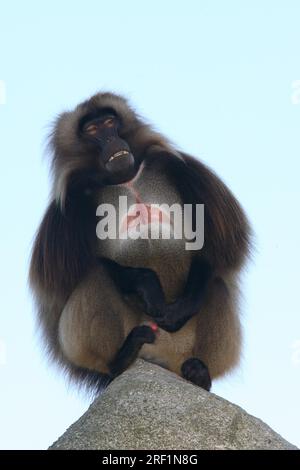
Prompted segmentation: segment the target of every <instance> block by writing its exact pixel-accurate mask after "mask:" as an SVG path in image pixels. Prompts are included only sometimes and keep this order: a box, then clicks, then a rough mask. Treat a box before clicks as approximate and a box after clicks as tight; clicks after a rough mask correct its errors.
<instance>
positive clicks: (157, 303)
mask: <svg viewBox="0 0 300 470" xmlns="http://www.w3.org/2000/svg"><path fill="white" fill-rule="evenodd" d="M51 145H52V151H53V159H52V174H53V190H52V194H51V200H50V204H49V206H48V208H47V210H46V213H45V215H44V218H43V220H42V222H41V225H40V227H39V230H38V233H37V235H36V239H35V243H34V247H33V253H32V260H31V268H30V282H31V286H32V289H33V291H34V294H35V298H36V303H37V309H38V318H39V323H40V326H41V329H42V332H43V335H44V339H45V344H46V346H47V349H48V352H49V353H50V355H51V357H52V358H53V359H55V361H58V362H59V363H60V364H61V365H62V367H64V368H65V369H66V370H67V371H68V372H69V373H70V374H71V376H72V377H73V378H75V379H76V378H77V379H79V381H83V382H85V384H87V385H90V386H92V387H98V386H99V384H100V385H101V383H103V382H104V379H106V380H108V381H109V380H111V379H113V378H114V377H115V376H116V375H118V374H120V373H121V372H122V371H123V370H125V369H126V368H127V367H128V366H129V365H130V364H131V363H132V362H133V361H134V360H135V359H136V357H142V358H144V359H146V360H148V361H152V362H154V363H157V364H159V365H161V366H163V367H166V368H168V369H170V370H172V371H174V372H175V373H177V374H180V375H182V376H183V377H185V378H186V379H188V380H190V381H191V382H193V383H195V384H197V385H199V386H201V387H203V388H205V389H207V390H209V389H210V386H211V379H212V378H215V377H218V376H221V375H222V374H224V373H225V372H227V371H229V370H230V369H231V368H232V367H233V366H235V365H236V364H237V362H238V359H239V355H240V343H241V333H240V323H239V318H238V275H239V272H240V270H241V268H242V266H243V265H244V263H245V261H246V258H247V256H248V253H249V246H250V243H249V239H250V235H249V233H250V230H249V225H248V222H247V219H246V217H245V214H244V212H243V210H242V209H241V207H240V205H239V203H238V202H237V200H236V199H235V197H234V196H233V195H232V193H231V192H230V190H229V189H228V188H227V187H226V186H225V184H224V183H222V181H221V180H220V179H219V178H218V177H217V176H216V175H215V174H214V173H213V172H212V171H211V170H210V169H208V168H207V167H206V166H205V165H204V164H203V163H201V162H200V161H198V160H197V159H195V158H193V157H191V156H189V155H187V154H185V153H183V152H181V151H179V150H177V149H176V148H175V147H174V146H173V145H171V144H170V143H169V142H168V140H167V139H166V138H165V137H163V136H162V135H161V134H159V133H158V132H156V131H154V130H152V129H151V127H150V126H149V125H148V124H147V123H145V122H144V120H142V119H141V118H140V117H139V116H138V115H137V114H136V113H135V112H134V111H133V110H132V108H131V107H130V106H129V105H128V103H127V101H126V100H125V99H124V98H123V97H121V96H117V95H115V94H112V93H99V94H97V95H95V96H93V97H92V98H90V99H89V100H87V101H85V102H84V103H82V104H80V105H79V106H77V107H76V108H75V110H74V111H72V112H65V113H63V114H61V115H60V117H59V118H58V120H57V122H56V124H55V127H54V130H53V133H52V135H51ZM120 196H123V197H124V196H126V197H127V201H128V204H129V206H130V207H132V204H133V205H134V204H136V205H137V206H138V208H139V210H138V211H137V212H136V213H133V212H132V210H131V209H130V210H131V212H130V210H129V211H128V213H126V214H125V218H124V217H123V219H122V224H121V227H119V232H118V236H117V237H116V238H114V237H113V238H107V239H104V238H105V237H103V239H101V237H99V236H97V234H96V232H97V230H96V229H97V227H98V224H99V223H100V221H102V222H103V217H104V213H101V214H102V218H101V217H99V212H97V211H98V208H99V207H101V205H102V204H106V205H107V204H109V205H112V206H113V207H115V208H117V207H118V204H119V201H120ZM162 204H167V205H168V206H172V204H176V205H177V206H178V205H179V207H180V208H185V207H186V206H189V207H191V208H192V211H191V217H190V222H191V226H192V227H193V228H195V226H196V224H197V220H196V218H197V217H196V216H197V207H198V206H199V205H200V204H203V205H204V244H203V247H202V248H201V249H187V248H186V241H187V240H186V239H185V237H184V236H182V237H181V239H180V238H176V237H173V238H170V239H164V238H163V237H162V236H160V237H158V238H154V239H151V237H150V238H148V239H147V238H142V237H140V239H131V238H130V237H127V239H124V238H121V237H120V236H119V235H120V233H121V232H122V230H123V232H126V231H127V232H128V229H134V228H137V226H139V228H141V226H142V227H144V229H145V227H146V228H147V230H148V228H149V226H153V225H155V224H156V225H159V226H168V225H169V228H170V227H171V229H173V223H172V220H171V218H170V217H169V215H168V214H167V213H166V212H164V210H162V209H159V208H157V206H160V205H162ZM105 207H106V206H105ZM116 211H117V209H116ZM100 212H101V211H100ZM147 217H148V218H147ZM120 230H121V232H120ZM171 231H172V230H171ZM193 233H195V232H193Z"/></svg>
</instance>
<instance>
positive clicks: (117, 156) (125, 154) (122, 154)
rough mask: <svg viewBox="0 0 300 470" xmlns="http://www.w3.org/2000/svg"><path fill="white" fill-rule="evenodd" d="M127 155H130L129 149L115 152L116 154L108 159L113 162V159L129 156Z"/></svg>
mask: <svg viewBox="0 0 300 470" xmlns="http://www.w3.org/2000/svg"><path fill="white" fill-rule="evenodd" d="M127 155H129V152H128V150H120V151H119V152H116V153H114V154H113V155H112V156H111V157H110V158H109V159H108V161H109V162H112V161H113V160H115V159H116V158H120V157H124V156H127Z"/></svg>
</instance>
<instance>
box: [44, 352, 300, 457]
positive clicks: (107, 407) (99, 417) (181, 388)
mask: <svg viewBox="0 0 300 470" xmlns="http://www.w3.org/2000/svg"><path fill="white" fill-rule="evenodd" d="M51 449H109V450H113V449H147V450H148V449H191V450H198V449H199V450H200V449H296V447H294V446H293V445H291V444H289V443H288V442H287V441H285V440H284V439H283V438H282V437H281V436H279V435H278V434H277V433H275V432H274V431H272V429H271V428H270V427H269V426H267V425H266V424H265V423H263V422H262V421H261V420H260V419H257V418H254V417H253V416H251V415H249V414H248V413H246V412H245V411H244V410H242V409H241V408H240V407H238V406H236V405H233V404H232V403H230V402H228V401H226V400H224V399H223V398H220V397H218V396H216V395H214V394H212V393H208V392H206V391H204V390H202V389H201V388H199V387H196V386H194V385H192V384H191V383H189V382H187V381H186V380H184V379H182V378H180V377H178V376H177V375H175V374H173V373H172V372H169V371H167V370H165V369H163V368H161V367H159V366H156V365H153V364H150V363H147V362H145V361H142V360H138V361H136V362H135V364H133V366H132V367H130V368H129V369H128V370H127V371H126V372H124V373H123V374H122V375H121V376H119V377H118V378H117V379H115V380H114V381H113V382H112V383H111V384H110V385H109V387H108V388H107V389H106V390H105V391H104V393H103V394H102V395H101V396H100V397H99V398H97V399H96V400H95V402H94V403H93V404H92V405H91V406H90V408H89V409H88V411H87V412H86V413H85V414H84V415H83V416H82V417H81V418H80V419H79V420H78V421H76V423H74V424H73V425H72V426H71V427H70V428H69V429H68V430H67V431H66V432H65V433H64V434H63V435H62V436H61V437H60V438H59V439H58V440H57V441H56V442H55V443H54V444H53V445H52V446H51Z"/></svg>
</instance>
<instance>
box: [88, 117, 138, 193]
mask: <svg viewBox="0 0 300 470" xmlns="http://www.w3.org/2000/svg"><path fill="white" fill-rule="evenodd" d="M120 128H121V121H120V118H119V116H117V114H116V113H115V111H114V110H113V109H98V110H97V109H96V110H94V111H92V112H90V113H88V114H86V115H85V116H83V118H81V120H80V122H79V135H80V137H81V138H82V139H83V141H84V142H86V144H87V147H88V146H90V147H91V148H94V151H95V152H96V153H98V167H99V171H100V172H101V179H102V182H103V183H104V184H120V183H123V182H125V181H128V180H130V179H131V178H132V177H133V176H134V173H135V160H134V157H133V155H132V153H131V150H130V148H129V145H128V143H127V142H125V140H124V139H122V138H121V137H120V135H119V130H120Z"/></svg>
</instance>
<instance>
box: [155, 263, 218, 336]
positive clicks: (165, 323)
mask: <svg viewBox="0 0 300 470" xmlns="http://www.w3.org/2000/svg"><path fill="white" fill-rule="evenodd" d="M211 276H212V269H211V267H210V265H209V264H208V263H207V262H206V261H205V260H198V259H194V260H193V262H192V265H191V268H190V272H189V276H188V279H187V283H186V286H185V289H184V292H183V294H182V296H181V297H179V298H178V299H177V300H176V301H175V302H173V303H170V304H166V305H164V306H163V307H162V309H161V314H162V315H161V317H158V318H155V321H156V323H157V325H158V326H159V327H160V328H162V329H164V330H166V331H168V332H169V333H173V332H175V331H178V330H180V328H182V327H183V326H184V325H185V324H186V322H187V321H188V320H189V319H190V318H192V317H193V316H194V315H196V314H197V313H198V312H199V310H200V309H201V306H202V303H203V299H204V296H205V291H206V286H207V283H208V281H209V279H211Z"/></svg>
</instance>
